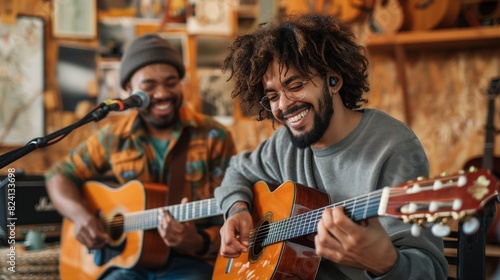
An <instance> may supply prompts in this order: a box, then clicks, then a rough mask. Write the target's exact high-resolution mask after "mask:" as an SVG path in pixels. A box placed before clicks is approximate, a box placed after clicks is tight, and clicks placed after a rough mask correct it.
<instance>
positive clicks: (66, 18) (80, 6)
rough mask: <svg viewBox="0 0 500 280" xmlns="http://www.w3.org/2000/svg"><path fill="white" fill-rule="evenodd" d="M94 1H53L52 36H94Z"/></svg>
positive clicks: (95, 11)
mask: <svg viewBox="0 0 500 280" xmlns="http://www.w3.org/2000/svg"><path fill="white" fill-rule="evenodd" d="M96 14H97V10H96V1H81V0H64V1H54V24H53V30H52V32H53V33H54V36H56V37H63V38H86V39H93V38H95V36H96V29H97V28H96V22H97V19H96Z"/></svg>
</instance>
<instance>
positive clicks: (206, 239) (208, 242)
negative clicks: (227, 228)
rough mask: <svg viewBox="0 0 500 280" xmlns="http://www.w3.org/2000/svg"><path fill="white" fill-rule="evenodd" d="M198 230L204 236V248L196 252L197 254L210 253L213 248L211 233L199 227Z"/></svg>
mask: <svg viewBox="0 0 500 280" xmlns="http://www.w3.org/2000/svg"><path fill="white" fill-rule="evenodd" d="M196 231H197V232H198V234H199V235H200V236H201V238H202V248H201V250H199V251H198V252H196V254H198V255H202V256H203V255H205V254H206V253H208V252H209V251H210V249H212V240H211V239H210V235H209V234H208V233H207V232H206V231H205V230H204V229H202V228H198V229H197V230H196Z"/></svg>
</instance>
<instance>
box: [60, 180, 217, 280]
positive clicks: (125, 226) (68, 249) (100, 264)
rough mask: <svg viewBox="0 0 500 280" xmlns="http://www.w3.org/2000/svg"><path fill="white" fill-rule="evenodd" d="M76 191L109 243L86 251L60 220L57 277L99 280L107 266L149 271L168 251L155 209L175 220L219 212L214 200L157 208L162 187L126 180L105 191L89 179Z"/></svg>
mask: <svg viewBox="0 0 500 280" xmlns="http://www.w3.org/2000/svg"><path fill="white" fill-rule="evenodd" d="M82 191H83V196H84V197H85V199H86V201H87V202H88V205H89V207H90V209H91V210H92V211H93V212H94V213H96V215H97V216H98V217H99V218H100V219H101V221H102V223H103V225H104V226H105V228H106V230H107V232H108V234H109V236H110V238H111V241H110V242H109V243H108V244H107V245H106V246H105V247H104V248H102V249H99V250H90V251H89V250H88V249H87V248H86V247H85V246H84V245H82V244H81V243H80V242H78V240H76V237H75V232H74V230H75V229H74V224H73V223H72V222H71V221H70V220H68V219H64V221H63V227H62V234H61V256H60V273H61V278H62V279H72V280H73V279H100V278H102V277H103V276H105V275H106V274H107V273H109V272H110V271H111V269H112V268H133V267H146V268H155V267H159V266H161V265H163V264H165V262H166V261H167V259H168V256H169V248H168V247H167V245H166V244H165V243H164V242H163V240H162V239H161V237H160V235H159V234H158V231H157V229H156V228H157V226H158V210H159V208H164V209H166V210H167V211H168V212H169V213H170V214H171V215H172V216H173V217H174V218H175V219H176V220H178V221H179V222H187V221H193V220H197V219H202V218H208V217H213V216H217V215H221V214H222V213H221V211H220V210H219V208H218V207H217V204H216V201H215V199H206V200H199V201H194V202H189V203H186V204H178V205H172V206H163V205H165V198H166V192H167V187H166V186H165V185H161V184H153V183H147V184H142V183H141V182H139V181H130V182H128V183H127V184H125V185H123V186H121V187H119V188H111V187H109V186H107V185H105V184H102V183H99V182H95V181H89V182H87V183H86V184H85V185H84V187H83V190H82ZM155 207H156V208H155Z"/></svg>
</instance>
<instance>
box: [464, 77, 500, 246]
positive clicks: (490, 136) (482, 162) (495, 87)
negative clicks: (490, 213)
mask: <svg viewBox="0 0 500 280" xmlns="http://www.w3.org/2000/svg"><path fill="white" fill-rule="evenodd" d="M499 94H500V78H496V79H493V80H492V81H491V83H490V86H489V89H488V111H487V116H486V137H485V143H484V155H483V156H482V157H474V158H471V159H469V160H468V161H467V162H466V163H465V165H464V168H465V169H468V168H470V167H471V166H474V167H481V168H486V169H489V170H491V171H492V172H493V174H494V175H495V176H496V177H497V178H500V157H496V156H493V155H494V151H493V148H494V147H495V133H496V132H497V131H496V129H495V124H494V121H495V98H496V97H497V96H498V95H499ZM496 211H497V212H496V213H497V214H496V216H495V220H494V221H493V222H492V223H491V226H490V228H489V230H488V232H487V234H486V238H487V240H488V241H490V242H500V240H499V236H498V235H499V234H500V232H497V230H498V229H497V224H498V223H499V222H500V215H499V213H500V207H499V204H498V203H497V204H496Z"/></svg>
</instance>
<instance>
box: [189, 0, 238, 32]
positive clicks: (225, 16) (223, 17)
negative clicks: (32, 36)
mask: <svg viewBox="0 0 500 280" xmlns="http://www.w3.org/2000/svg"><path fill="white" fill-rule="evenodd" d="M188 5H189V10H190V12H189V13H188V15H187V18H186V29H187V32H188V33H189V34H207V35H226V36H230V35H232V34H233V32H234V23H233V20H234V5H233V4H232V0H188Z"/></svg>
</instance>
